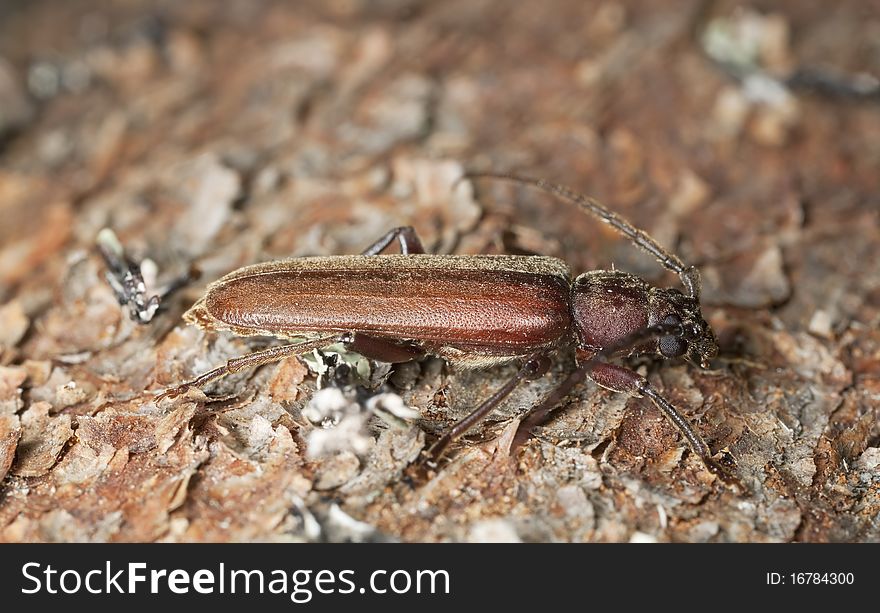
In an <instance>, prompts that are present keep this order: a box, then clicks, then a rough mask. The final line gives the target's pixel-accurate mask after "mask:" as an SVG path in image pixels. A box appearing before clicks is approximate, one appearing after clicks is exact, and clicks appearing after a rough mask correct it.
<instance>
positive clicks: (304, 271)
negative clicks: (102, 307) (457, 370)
mask: <svg viewBox="0 0 880 613" xmlns="http://www.w3.org/2000/svg"><path fill="white" fill-rule="evenodd" d="M465 178H470V179H479V178H493V179H501V180H506V181H513V182H517V183H522V184H528V185H532V186H535V187H537V188H540V189H543V190H545V191H548V192H550V193H552V194H555V195H556V196H558V197H560V198H562V199H564V200H568V201H570V202H573V203H575V204H577V205H579V206H580V207H581V208H582V209H583V210H584V211H586V212H588V213H590V214H592V215H594V216H596V217H598V218H599V219H601V220H602V221H604V222H605V223H607V224H609V225H610V226H611V227H613V228H615V229H616V230H617V231H618V232H620V233H621V234H623V235H624V236H626V237H627V238H628V239H629V240H630V241H631V242H632V243H634V244H635V245H636V246H638V247H639V248H641V249H643V250H645V251H647V252H648V253H650V254H651V255H653V256H654V257H655V258H656V259H657V260H658V262H659V263H660V264H661V265H663V266H664V267H666V268H667V269H669V270H671V271H673V272H675V273H676V274H677V275H678V276H679V278H680V280H681V283H682V285H683V289H684V291H683V292H682V291H680V290H678V289H675V288H659V287H654V286H652V285H650V284H648V283H647V282H646V281H644V280H642V279H640V278H639V277H637V276H635V275H632V274H629V273H625V272H621V271H618V270H612V271H608V270H597V271H591V272H586V273H584V274H581V275H579V276H577V277H575V278H572V276H571V274H570V272H569V269H568V266H567V265H566V264H565V263H564V262H563V261H561V260H559V259H556V258H551V257H544V256H512V255H462V256H458V255H431V254H426V253H425V252H424V249H423V247H422V244H421V241H420V240H419V238H418V236H417V234H416V233H415V231H414V230H413V228H411V227H401V228H395V229H393V230H391V231H390V232H388V233H387V234H386V235H385V236H383V237H382V238H380V239H379V240H378V241H377V242H376V243H374V244H373V245H372V246H370V247H369V248H368V249H366V250H365V251H364V252H363V253H362V254H361V255H349V256H329V257H302V258H293V259H288V260H281V261H275V262H267V263H264V264H257V265H254V266H247V267H245V268H241V269H239V270H236V271H234V272H232V273H230V274H228V275H226V276H225V277H223V278H221V279H219V280H218V281H215V282H214V283H212V284H211V285H209V286H208V289H207V291H206V293H205V295H204V297H202V298H201V299H200V300H199V301H198V302H197V303H196V304H195V305H193V307H192V308H191V309H190V310H189V311H188V312H187V313H186V314H185V316H184V317H185V319H186V320H187V321H188V322H190V323H192V324H195V325H197V326H199V327H201V328H203V329H206V330H229V331H232V332H233V333H236V334H239V335H268V336H274V337H279V338H286V339H289V340H291V341H292V342H291V343H290V344H287V345H282V346H277V347H272V348H270V349H266V350H264V351H259V352H256V353H252V354H248V355H245V356H243V357H239V358H235V359H232V360H229V361H228V362H227V363H226V364H225V365H223V366H220V367H219V368H216V369H214V370H212V371H210V372H207V373H204V374H202V375H201V376H199V377H196V378H195V379H193V380H191V381H188V382H186V383H184V384H182V385H180V386H179V387H177V388H174V389H170V390H167V391H165V392H163V393H162V394H161V396H160V397H167V396H172V397H173V396H176V395H179V394H181V393H184V392H185V391H186V390H187V389H189V388H191V387H200V386H202V385H204V384H206V383H208V382H209V381H212V380H214V379H217V378H220V377H223V376H225V375H227V374H230V373H234V372H238V371H240V370H242V369H245V368H252V367H255V366H258V365H261V364H267V363H269V362H274V361H277V360H280V359H283V358H285V357H288V356H292V355H302V354H305V353H308V352H310V351H312V350H313V349H317V348H321V347H325V346H327V345H331V344H334V343H340V342H341V343H344V344H345V345H347V346H348V347H350V348H351V349H352V350H353V351H356V352H358V353H361V354H363V355H365V356H367V357H369V358H372V359H376V360H380V361H384V362H392V363H399V362H405V361H409V360H413V359H417V358H419V357H422V356H425V355H435V356H439V357H442V358H444V359H445V360H447V361H448V362H449V363H451V364H459V365H464V366H468V367H484V366H490V365H493V364H499V363H503V362H509V361H520V362H521V363H522V366H521V368H520V369H519V371H518V372H517V373H516V375H515V376H514V377H513V378H512V379H511V380H510V381H508V382H507V383H506V384H505V385H504V386H502V387H501V388H500V389H499V390H498V391H496V392H495V393H494V394H493V395H492V396H491V397H490V398H488V399H486V400H485V401H484V402H483V403H482V404H481V405H480V406H478V407H477V408H476V409H475V410H474V411H473V412H472V413H471V414H469V415H468V416H467V417H465V418H464V419H462V420H461V421H459V422H458V423H456V424H455V425H453V426H452V428H450V429H449V431H447V432H446V433H445V434H444V435H443V436H442V437H440V439H439V440H438V441H437V442H436V443H434V445H433V446H432V447H431V448H430V450H429V451H428V453H427V455H426V456H424V457H423V462H429V461H435V460H436V459H437V458H439V457H440V456H441V455H442V454H443V452H444V451H445V450H446V449H447V448H448V447H449V445H450V444H451V443H453V442H454V441H455V440H456V439H457V438H459V437H461V436H462V435H463V434H464V433H465V432H467V431H468V430H469V429H470V428H471V427H473V426H474V425H476V424H477V423H478V422H480V421H481V420H482V419H483V418H485V417H486V416H487V415H489V413H491V411H492V410H493V409H494V408H495V407H496V406H498V405H499V403H501V401H502V400H503V399H504V398H505V397H506V396H507V395H509V394H510V392H511V391H513V389H514V388H515V387H516V386H517V385H518V384H519V383H520V382H522V381H524V380H527V379H532V378H536V377H540V376H543V375H544V374H545V373H546V372H547V370H548V369H549V365H550V360H549V355H550V353H551V352H552V351H554V350H555V349H558V348H560V347H562V346H565V345H568V344H572V343H573V344H575V345H576V356H577V366H576V368H575V369H574V370H573V371H572V372H571V374H569V375H568V376H567V377H566V378H565V379H564V380H563V381H562V382H561V383H560V384H559V385H558V387H557V388H555V390H554V391H553V392H551V393H550V395H549V396H548V397H547V398H545V399H544V401H543V402H541V403H540V404H539V405H538V406H536V407H533V408H531V409H530V410H529V411H528V412H527V413H526V415H525V416H524V417H523V419H522V421H521V425H520V429H519V431H518V433H517V436H516V439H515V442H514V448H516V447H518V446H519V445H521V444H522V443H523V442H524V441H525V440H526V439H527V438H528V437H529V433H530V432H531V430H532V429H533V428H534V427H535V426H536V425H539V424H540V423H542V422H543V421H545V420H546V419H547V417H548V415H549V413H550V412H551V411H552V410H553V409H554V408H555V407H556V406H558V405H559V403H560V402H561V401H562V400H563V399H564V397H565V396H566V395H567V394H568V393H569V392H570V391H571V390H572V389H573V388H574V387H575V386H576V385H577V384H578V383H580V382H581V381H582V380H583V379H585V378H586V377H589V378H591V379H592V380H593V381H595V382H596V383H597V384H599V385H601V386H602V387H605V388H609V389H611V390H614V391H617V392H624V393H627V394H631V395H635V396H647V397H648V398H650V399H651V401H652V402H653V403H654V404H655V405H656V406H657V407H658V408H659V409H660V410H661V411H662V412H663V413H664V414H665V415H666V416H667V417H668V418H669V419H670V420H671V421H672V423H673V424H674V425H675V427H676V428H677V429H678V430H679V432H680V433H681V434H682V435H683V436H684V438H685V439H686V441H687V443H688V445H689V446H690V448H691V450H692V451H693V452H694V453H696V454H697V456H699V457H700V458H701V459H702V461H703V462H704V463H705V465H706V466H707V467H708V468H709V469H710V470H711V471H712V472H714V473H715V474H716V475H718V476H719V477H720V478H721V479H722V480H724V481H725V482H727V483H733V484H736V483H737V479H736V478H735V477H734V476H733V474H732V472H731V471H732V467H733V461H732V458H731V456H730V455H729V454H728V453H727V452H726V451H722V452H719V454H717V455H715V456H713V454H712V452H711V451H710V449H709V446H708V445H707V444H706V443H705V441H704V440H703V438H702V437H701V436H700V435H699V434H698V432H697V431H696V430H695V429H694V428H693V426H692V425H691V424H690V423H689V422H688V421H687V419H685V418H684V417H683V416H682V415H681V414H680V413H679V412H678V410H677V409H676V408H675V407H674V406H673V405H672V404H671V403H670V402H668V401H667V400H666V399H665V398H664V397H663V396H661V395H660V394H659V393H658V392H657V391H656V390H655V389H654V388H653V387H652V386H651V385H650V383H649V382H648V381H647V379H645V377H643V376H641V375H639V374H638V373H636V372H635V371H633V370H631V369H629V368H627V367H625V366H622V365H618V364H614V363H611V362H610V361H609V360H610V359H612V358H615V357H621V356H628V355H632V354H654V355H657V356H659V357H661V358H678V357H684V358H687V359H688V360H689V361H692V362H695V363H697V364H699V365H701V366H703V367H704V368H705V367H708V366H709V361H710V360H711V359H712V358H713V357H714V356H715V355H716V354H717V351H718V346H717V343H716V340H715V335H714V333H713V332H712V329H711V328H710V326H709V325H708V324H707V323H706V321H705V320H704V319H703V316H702V313H701V309H700V275H699V272H698V270H697V269H696V268H694V267H693V266H686V265H685V264H684V263H683V262H682V261H681V259H679V258H678V257H677V256H676V255H674V254H672V253H670V252H669V251H667V250H666V249H664V248H663V247H662V246H661V245H660V244H659V243H658V242H657V241H656V240H654V239H653V238H652V237H651V236H649V235H648V234H647V233H645V232H644V231H642V230H639V229H638V228H636V227H634V226H633V225H632V224H630V223H629V222H628V221H626V220H625V219H623V218H622V217H620V216H618V215H616V214H615V213H613V212H612V211H610V210H609V209H607V208H606V207H604V206H603V205H602V204H600V203H599V202H597V201H596V200H594V199H592V198H589V197H586V196H583V195H580V194H578V193H576V192H574V191H572V190H570V189H568V188H566V187H563V186H560V185H556V184H552V183H548V182H546V181H543V180H540V179H531V178H526V177H520V176H515V175H507V174H494V173H471V174H468V175H465ZM395 241H397V242H398V243H399V245H400V253H399V254H393V255H380V254H381V253H382V252H383V251H384V250H385V249H386V248H387V247H389V246H390V245H391V244H392V243H393V242H395Z"/></svg>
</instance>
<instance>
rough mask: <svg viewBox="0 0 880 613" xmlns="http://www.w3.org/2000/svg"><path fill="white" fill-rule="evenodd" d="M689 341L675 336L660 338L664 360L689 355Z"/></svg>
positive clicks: (669, 335)
mask: <svg viewBox="0 0 880 613" xmlns="http://www.w3.org/2000/svg"><path fill="white" fill-rule="evenodd" d="M687 349H688V344H687V341H685V340H684V339H681V338H679V337H677V336H675V335H672V334H668V335H666V336H661V337H660V354H661V355H662V356H663V357H664V358H680V357H681V356H683V355H684V354H686V353H687Z"/></svg>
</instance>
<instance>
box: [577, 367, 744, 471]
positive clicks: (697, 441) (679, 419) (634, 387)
mask: <svg viewBox="0 0 880 613" xmlns="http://www.w3.org/2000/svg"><path fill="white" fill-rule="evenodd" d="M589 376H590V378H591V379H593V381H595V382H596V383H598V384H599V385H601V386H602V387H606V388H608V389H611V390H614V391H616V392H623V393H626V394H630V395H632V396H638V397H641V396H647V397H648V398H650V399H651V402H653V403H654V405H655V406H656V407H657V408H658V409H660V410H661V411H662V412H663V414H664V415H666V417H667V418H668V419H669V421H671V422H672V424H673V425H674V426H675V427H676V428H677V429H678V431H679V432H680V433H681V435H682V436H683V437H684V438H685V440H686V441H687V443H688V446H690V448H691V450H692V451H693V452H694V453H695V454H697V456H699V458H700V459H701V460H702V461H703V464H705V465H706V468H708V469H709V470H710V471H711V472H713V473H715V475H717V476H718V478H719V479H721V480H722V481H724V482H725V483H727V484H729V485H734V486H737V487H742V484H741V483H740V482H739V479H737V478H736V477H735V476H734V475H733V474H732V473H731V472H730V470H731V468H732V467H733V466H734V465H735V462H734V460H733V457H732V456H731V455H730V454H729V453H727V452H726V451H724V452H720V454H719V458H717V459H716V458H715V457H714V456H713V455H712V451H711V450H710V449H709V445H707V444H706V441H704V440H703V437H702V436H700V434H699V433H698V432H697V431H696V430H694V427H693V426H692V425H691V423H690V422H689V421H688V420H687V419H686V418H685V417H684V416H683V415H682V414H681V413H679V412H678V410H677V409H676V408H675V407H674V406H673V405H672V403H671V402H669V401H668V400H666V398H664V397H663V396H661V395H660V393H659V392H658V391H657V390H655V389H654V388H653V387H652V386H651V384H650V383H649V382H648V380H647V379H645V377H643V376H642V375H640V374H638V373H637V372H635V371H632V370H630V369H629V368H625V367H623V366H618V365H617V364H609V363H607V362H600V363H598V364H596V365H595V366H593V367H592V368H591V369H590V371H589Z"/></svg>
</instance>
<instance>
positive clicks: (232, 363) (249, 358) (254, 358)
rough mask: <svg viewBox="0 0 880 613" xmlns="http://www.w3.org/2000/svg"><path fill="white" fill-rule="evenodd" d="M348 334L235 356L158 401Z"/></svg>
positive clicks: (339, 338)
mask: <svg viewBox="0 0 880 613" xmlns="http://www.w3.org/2000/svg"><path fill="white" fill-rule="evenodd" d="M347 336H348V335H340V334H332V335H325V336H320V337H318V338H315V339H310V340H308V341H304V342H302V343H291V344H289V345H281V346H279V347H270V348H269V349H265V350H263V351H256V352H254V353H249V354H247V355H243V356H240V357H237V358H233V359H231V360H229V361H228V362H226V364H224V365H223V366H219V367H217V368H215V369H214V370H210V371H208V372H206V373H204V374H201V375H199V376H198V377H196V378H195V379H192V380H190V381H187V382H185V383H182V384H181V385H179V386H177V387H175V388H171V389H167V390H165V391H164V392H162V393H161V394H159V395H158V396H157V397H156V401H157V402H158V401H160V400H162V399H164V398H176V397H177V396H180V395H181V394H185V393H186V392H187V391H189V390H190V389H192V388H194V387H202V386H204V385H206V384H208V383H210V382H211V381H214V380H216V379H220V378H221V377H225V376H226V375H231V374H233V373H237V372H239V371H241V370H244V369H246V368H256V367H257V366H262V365H263V364H269V363H271V362H278V361H279V360H283V359H284V358H286V357H289V356H292V355H303V354H304V353H308V352H309V351H312V350H313V349H320V348H321V347H326V346H327V345H332V344H333V343H337V342H340V341H342V340H344V339H345V338H347Z"/></svg>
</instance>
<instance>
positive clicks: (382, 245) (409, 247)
mask: <svg viewBox="0 0 880 613" xmlns="http://www.w3.org/2000/svg"><path fill="white" fill-rule="evenodd" d="M395 240H397V241H398V242H399V243H400V253H402V254H404V255H409V254H411V253H425V248H424V246H422V241H421V239H420V238H419V235H418V234H417V233H416V229H415V228H413V227H412V226H400V227H399V228H393V229H391V230H389V231H388V232H387V233H385V235H384V236H382V238H380V239H379V240H377V241H376V242H375V243H373V244H372V245H370V246H369V247H367V248H366V249H364V251H363V252H362V253H361V255H379V254H380V253H382V252H383V251H385V249H387V248H388V246H389V245H390V244H391V243H393V242H394V241H395Z"/></svg>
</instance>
